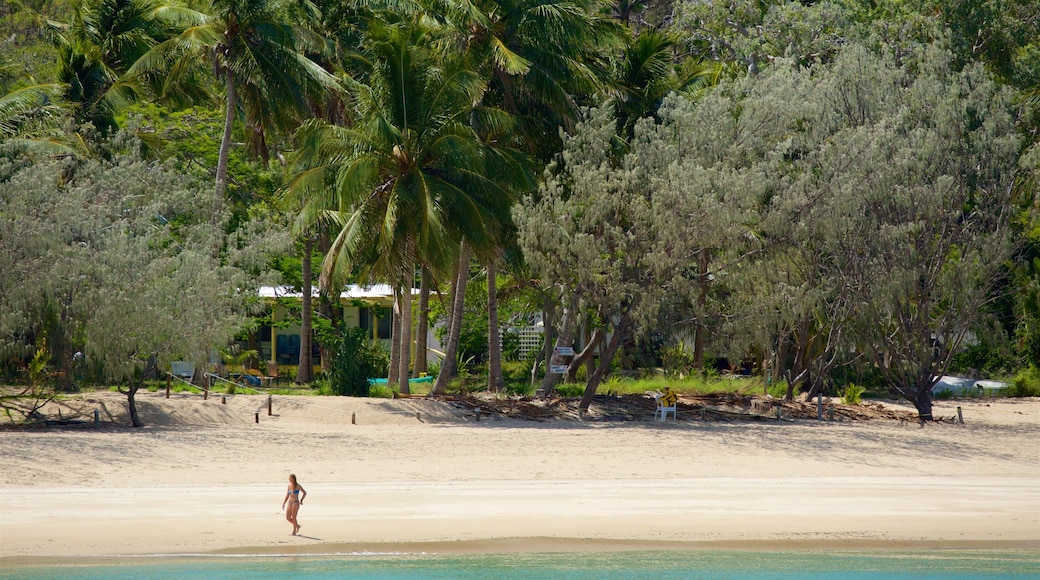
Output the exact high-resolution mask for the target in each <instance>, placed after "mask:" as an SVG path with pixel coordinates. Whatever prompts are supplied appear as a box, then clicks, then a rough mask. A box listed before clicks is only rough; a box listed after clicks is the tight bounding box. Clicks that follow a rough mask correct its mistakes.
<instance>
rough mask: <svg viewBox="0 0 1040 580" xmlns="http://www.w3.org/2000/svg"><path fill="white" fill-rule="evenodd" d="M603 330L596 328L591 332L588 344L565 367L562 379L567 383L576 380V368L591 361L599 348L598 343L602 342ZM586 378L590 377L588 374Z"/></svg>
mask: <svg viewBox="0 0 1040 580" xmlns="http://www.w3.org/2000/svg"><path fill="white" fill-rule="evenodd" d="M603 334H604V333H603V329H602V328H597V329H595V330H593V331H592V336H591V337H590V338H589V342H588V344H586V345H585V348H583V349H582V351H581V352H579V353H578V354H577V355H576V356H575V357H574V360H572V361H571V364H570V365H568V366H567V378H566V379H564V380H565V381H566V382H568V383H573V382H574V381H576V380H577V379H578V367H580V366H581V365H583V364H585V363H586V362H588V361H591V360H592V355H593V354H594V353H595V352H596V349H597V348H599V343H600V341H601V340H603ZM588 376H592V374H591V373H589V375H588Z"/></svg>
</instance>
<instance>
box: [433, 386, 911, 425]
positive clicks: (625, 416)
mask: <svg viewBox="0 0 1040 580" xmlns="http://www.w3.org/2000/svg"><path fill="white" fill-rule="evenodd" d="M434 398H436V399H437V400H439V401H443V402H445V403H448V404H450V405H452V406H454V407H456V408H459V409H463V410H466V411H476V410H477V409H480V413H481V414H483V415H485V416H491V415H498V416H500V417H506V418H510V419H521V420H525V421H550V420H573V421H578V420H584V421H604V422H613V421H619V422H620V421H646V420H649V419H651V418H653V416H654V409H655V408H656V405H657V404H656V402H655V401H654V399H653V397H651V396H649V395H597V396H596V397H595V399H593V402H592V405H591V406H590V407H589V411H588V412H587V413H585V414H584V415H581V414H580V413H579V412H578V401H579V399H578V398H573V399H568V398H562V397H551V398H549V399H540V398H536V397H508V398H497V397H494V396H490V395H488V396H483V395H480V396H474V395H468V396H462V395H445V396H438V397H434ZM676 407H677V411H678V412H677V414H676V416H677V420H678V421H716V422H718V421H724V422H732V421H776V420H777V414H776V411H777V409H779V410H780V417H781V419H782V420H787V421H793V420H816V413H817V410H816V401H815V400H813V401H784V400H781V399H772V398H767V397H763V396H751V395H738V394H732V393H717V394H711V395H698V396H692V395H680V397H679V401H678V402H677V403H676ZM831 409H833V412H831ZM832 416H833V420H834V421H879V420H880V421H901V422H906V421H916V420H917V415H916V414H915V413H913V412H910V411H901V410H898V409H891V408H889V407H886V406H885V405H882V404H881V403H875V402H865V403H861V404H857V405H844V404H841V403H840V402H839V401H838V400H837V399H830V400H825V403H824V420H825V421H829V420H832V419H831V417H832Z"/></svg>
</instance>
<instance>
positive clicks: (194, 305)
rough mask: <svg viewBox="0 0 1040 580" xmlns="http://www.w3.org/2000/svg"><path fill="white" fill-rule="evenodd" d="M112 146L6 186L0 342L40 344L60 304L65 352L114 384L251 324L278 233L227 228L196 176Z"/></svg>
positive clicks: (36, 169) (54, 331) (127, 142)
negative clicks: (230, 232) (96, 156)
mask: <svg viewBox="0 0 1040 580" xmlns="http://www.w3.org/2000/svg"><path fill="white" fill-rule="evenodd" d="M105 145H106V149H107V154H108V157H109V160H104V159H102V160H80V159H64V160H61V161H52V162H46V163H37V164H35V165H33V166H31V167H27V168H25V169H23V170H21V171H19V172H17V173H16V174H15V175H14V176H13V177H12V178H11V179H10V180H9V181H6V182H3V183H0V200H3V203H2V208H3V209H2V210H0V253H2V254H3V255H4V256H5V257H6V258H7V268H8V274H9V275H5V276H4V277H2V278H0V337H3V338H4V342H5V344H4V345H0V347H2V346H7V347H11V348H14V347H17V346H18V345H20V344H27V343H29V344H31V343H32V342H33V340H34V337H36V336H38V335H39V333H40V332H41V331H42V330H43V328H42V326H43V324H44V323H45V322H46V320H47V319H48V317H47V316H43V314H44V313H46V312H53V313H54V318H53V320H54V321H56V324H55V325H53V327H52V328H49V329H48V330H47V332H48V337H49V338H51V339H52V340H53V341H54V342H53V343H52V348H54V349H55V354H56V355H61V354H62V353H70V352H75V351H77V350H80V351H82V352H83V353H84V355H85V356H86V359H87V361H89V362H90V365H91V368H93V367H94V365H97V367H98V368H100V369H101V370H102V371H103V373H104V376H105V377H107V378H108V379H109V380H110V381H119V380H121V379H122V380H134V378H135V377H139V373H140V372H141V370H143V369H144V368H145V365H146V362H147V361H148V360H149V358H151V357H153V356H154V357H155V358H156V362H157V364H158V367H159V368H163V367H166V366H167V365H168V362H169V361H170V360H178V359H182V358H183V359H185V360H196V361H205V360H208V358H209V353H210V352H211V351H212V350H215V349H219V348H220V347H222V346H224V345H226V344H227V343H228V342H229V340H230V339H232V338H233V337H234V336H235V335H236V334H237V333H238V332H239V331H240V330H241V329H242V328H245V327H246V326H247V324H248V318H247V316H246V315H247V314H248V309H249V308H250V306H251V304H252V300H251V297H252V296H253V292H252V291H250V289H253V288H256V286H258V285H259V284H260V283H261V280H262V279H263V277H262V274H261V275H257V274H256V272H263V271H264V268H263V264H264V262H265V259H266V256H268V255H269V253H270V252H271V251H272V250H274V249H276V247H277V243H276V244H275V245H267V244H268V243H269V242H274V240H277V239H278V238H279V237H280V236H278V235H273V236H270V235H265V232H262V230H261V229H259V227H258V228H256V229H253V226H252V225H247V226H245V227H243V228H242V229H241V230H240V231H239V232H237V233H236V234H235V235H234V236H231V237H224V236H223V234H222V231H221V230H220V229H219V228H214V227H213V225H212V222H211V215H210V214H209V213H207V212H206V211H204V210H203V209H202V208H208V207H209V204H208V203H207V202H206V201H207V200H208V196H207V195H206V193H204V190H202V189H201V188H199V187H198V185H199V182H198V181H196V178H195V176H194V175H191V174H185V173H183V172H180V171H177V170H175V169H173V168H171V167H170V166H169V165H164V164H156V163H149V162H146V161H144V160H142V159H141V158H140V156H139V155H137V153H136V142H135V141H134V140H132V139H129V138H126V137H124V136H122V135H120V136H118V137H117V138H116V139H113V140H111V141H109V142H106V144H105ZM30 208H31V209H30ZM253 234H256V235H257V237H252V235H253ZM282 239H283V240H284V237H282ZM215 248H218V249H220V251H219V252H215V250H214V249H215ZM186 296H188V297H190V300H186V299H185V297H186ZM58 339H60V341H59V340H58ZM49 343H50V342H49ZM59 344H60V345H62V346H61V347H59V346H58V345H59ZM70 358H71V357H68V356H62V357H61V359H60V363H59V364H60V365H61V372H62V373H63V375H64V376H69V374H70V373H69V371H70V370H71V362H72V361H71V360H69V359H70Z"/></svg>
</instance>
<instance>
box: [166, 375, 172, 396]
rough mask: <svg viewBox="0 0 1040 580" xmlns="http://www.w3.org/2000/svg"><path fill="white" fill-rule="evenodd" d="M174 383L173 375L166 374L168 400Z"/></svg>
mask: <svg viewBox="0 0 1040 580" xmlns="http://www.w3.org/2000/svg"><path fill="white" fill-rule="evenodd" d="M172 382H173V375H171V374H170V373H166V398H167V399H169V398H170V383H172Z"/></svg>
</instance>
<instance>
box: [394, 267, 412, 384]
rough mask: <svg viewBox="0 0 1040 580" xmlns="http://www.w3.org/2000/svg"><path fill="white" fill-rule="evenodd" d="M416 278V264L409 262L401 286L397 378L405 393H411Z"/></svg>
mask: <svg viewBox="0 0 1040 580" xmlns="http://www.w3.org/2000/svg"><path fill="white" fill-rule="evenodd" d="M414 280H415V266H414V265H413V264H410V263H409V264H407V266H406V270H405V274H404V281H403V284H402V286H403V287H402V288H401V346H400V353H399V354H400V357H401V360H400V362H399V363H398V368H399V369H400V370H399V371H398V373H399V376H398V377H397V378H398V379H399V380H400V381H401V389H400V392H401V393H403V394H409V393H411V390H410V389H409V384H408V379H409V371H410V370H411V366H412V365H411V362H412V359H411V354H412V285H413V282H414Z"/></svg>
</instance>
